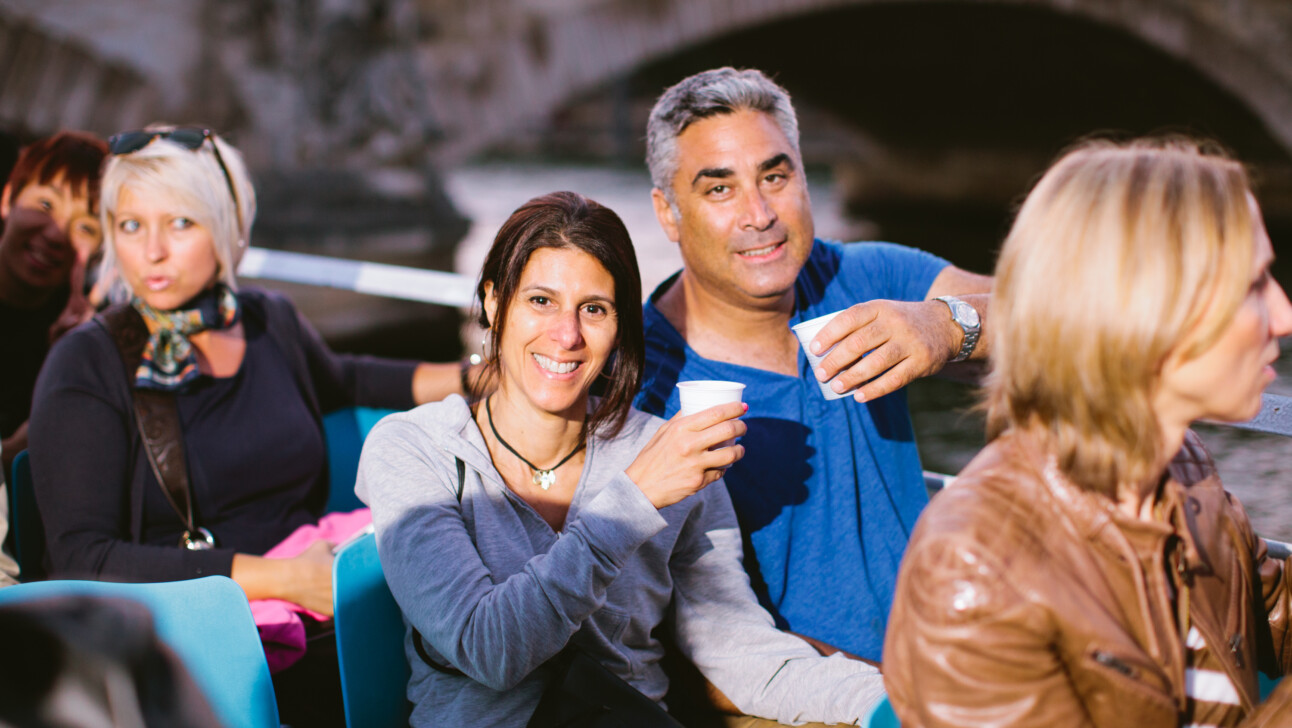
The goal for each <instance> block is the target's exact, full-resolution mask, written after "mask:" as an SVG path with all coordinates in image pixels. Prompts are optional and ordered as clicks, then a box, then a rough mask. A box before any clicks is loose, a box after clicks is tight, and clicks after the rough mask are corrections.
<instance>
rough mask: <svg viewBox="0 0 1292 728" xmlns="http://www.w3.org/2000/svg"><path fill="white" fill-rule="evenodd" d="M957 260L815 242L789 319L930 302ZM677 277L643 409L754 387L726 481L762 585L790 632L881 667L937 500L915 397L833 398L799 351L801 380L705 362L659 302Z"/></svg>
mask: <svg viewBox="0 0 1292 728" xmlns="http://www.w3.org/2000/svg"><path fill="white" fill-rule="evenodd" d="M946 265H947V262H946V261H945V260H942V259H941V258H938V257H937V256H934V255H930V254H929V253H925V252H923V251H919V250H915V249H913V248H906V247H902V246H899V245H892V244H889V243H852V244H849V245H841V244H838V243H827V242H823V241H820V240H817V241H816V242H815V244H814V245H813V247H812V252H811V254H810V255H809V257H808V260H807V263H806V264H805V265H804V266H803V271H802V272H801V273H799V277H798V280H797V281H796V282H795V285H794V301H795V303H794V306H795V311H794V314H793V316H792V317H791V319H790V325H791V326H792V325H794V324H797V323H800V322H803V321H807V320H810V319H813V318H816V317H817V316H822V315H824V314H827V313H830V312H832V311H838V310H839V309H843V308H847V307H849V306H851V305H853V304H856V303H861V302H863V301H869V300H872V299H889V300H906V301H918V300H923V299H924V297H925V294H926V293H927V292H928V290H929V286H931V285H932V284H933V279H934V278H936V277H937V275H938V273H939V272H941V271H942V269H943V268H944V267H946ZM675 278H676V276H675V277H674V278H673V279H670V280H669V281H666V282H664V283H663V284H661V285H660V287H659V288H658V289H656V291H655V293H654V294H652V295H651V300H650V301H648V302H647V303H646V307H645V326H646V370H645V375H644V377H643V382H642V391H641V393H640V394H638V396H637V401H636V406H637V408H638V409H641V410H644V411H646V412H649V413H651V414H656V415H660V416H663V417H672V416H673V414H674V413H676V412H677V409H678V395H677V388H676V387H675V386H674V385H676V384H677V383H678V382H679V381H687V380H692V379H722V380H728V381H737V382H744V383H745V384H746V385H748V386H747V387H746V389H745V402H746V403H747V404H748V405H749V412H748V413H747V414H746V415H745V418H744V419H745V423H746V424H747V425H748V427H749V431H748V433H747V434H746V435H745V437H744V439H743V440H742V441H741V442H742V443H743V444H744V446H745V457H744V458H743V459H742V460H741V461H740V462H738V463H736V464H735V465H734V466H732V468H731V469H730V470H728V471H727V474H726V477H725V481H726V484H727V489H728V490H729V491H730V493H731V500H732V502H733V504H734V505H735V508H736V514H737V516H738V518H739V521H740V529H741V532H742V533H743V535H744V538H745V569H746V570H747V571H748V572H749V576H750V579H751V581H752V582H753V585H754V591H755V592H756V593H757V594H758V598H759V601H761V602H762V604H763V606H764V607H766V608H767V609H768V611H770V612H771V613H772V615H773V616H775V618H776V621H777V624H778V626H780V627H781V628H783V629H790V630H793V631H795V632H800V633H802V634H805V635H807V636H809V637H814V638H816V639H819V640H822V641H824V642H827V643H829V644H832V645H834V646H835V647H839V648H841V649H843V650H845V651H847V652H851V653H853V654H855V655H859V656H861V657H865V658H867V659H871V660H880V659H881V658H882V652H883V646H884V627H885V625H886V624H887V621H888V610H889V608H890V607H891V606H892V603H893V590H894V587H895V585H896V582H897V570H898V566H899V565H900V563H901V559H902V552H903V551H904V550H905V548H906V542H907V540H908V539H909V538H910V533H911V529H912V528H914V526H915V520H916V518H917V517H918V516H919V515H920V511H921V510H922V509H923V508H924V506H925V505H926V504H927V503H928V494H927V491H926V490H925V488H924V479H923V476H922V473H921V469H920V459H919V454H918V452H917V451H916V448H915V438H914V435H913V433H912V431H911V421H910V415H909V413H908V412H907V409H906V395H905V392H903V391H898V392H895V393H893V394H890V395H888V396H886V397H881V398H879V399H877V400H874V401H871V402H866V403H865V404H858V403H857V401H856V400H854V399H852V398H851V397H848V398H845V399H840V400H834V401H827V400H826V399H825V398H824V397H822V396H821V391H820V388H819V387H818V385H817V381H816V377H815V375H813V374H812V372H811V370H810V369H809V367H808V363H807V357H806V356H804V354H803V352H802V350H801V349H800V351H799V357H798V369H799V375H798V376H797V377H790V376H786V375H784V374H777V373H775V372H769V371H766V370H763V369H755V368H752V367H746V366H740V365H738V364H727V363H724V362H717V361H712V360H710V359H705V358H704V357H701V356H700V355H699V354H696V353H695V351H694V350H692V349H691V347H689V346H687V344H686V341H685V340H684V339H683V338H682V336H681V334H679V333H678V331H677V329H675V328H674V327H673V325H672V324H670V323H669V322H668V320H667V319H665V318H664V315H663V314H661V313H660V311H659V309H657V308H656V307H655V299H656V298H658V296H659V295H660V293H661V292H663V291H664V290H666V289H667V288H668V287H669V286H670V285H672V283H673V282H674V280H675Z"/></svg>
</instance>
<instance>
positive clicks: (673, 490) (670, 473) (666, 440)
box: [626, 402, 749, 508]
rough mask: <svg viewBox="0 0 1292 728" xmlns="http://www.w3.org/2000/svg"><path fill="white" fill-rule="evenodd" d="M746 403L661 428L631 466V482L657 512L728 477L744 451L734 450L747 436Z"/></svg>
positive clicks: (721, 407)
mask: <svg viewBox="0 0 1292 728" xmlns="http://www.w3.org/2000/svg"><path fill="white" fill-rule="evenodd" d="M748 409H749V408H748V407H747V406H746V405H744V404H743V403H740V402H729V403H727V404H723V405H718V406H715V407H710V408H708V409H706V410H702V411H700V412H697V413H695V414H692V415H687V416H681V415H678V416H676V417H674V418H673V419H672V420H671V421H669V422H667V423H665V424H664V425H663V426H662V427H660V429H659V431H658V432H656V433H655V436H654V437H652V438H651V441H650V442H649V443H648V444H647V445H646V447H645V448H643V449H642V452H641V453H640V454H639V455H638V456H637V459H636V460H634V461H633V464H632V465H630V466H629V467H628V469H627V470H626V473H627V475H628V477H629V478H630V479H631V480H632V481H633V482H634V483H636V484H637V486H638V487H639V488H641V489H642V492H643V493H644V494H645V495H646V497H647V498H649V499H650V501H651V503H653V504H654V505H655V507H657V508H663V507H664V506H667V505H671V504H673V503H676V502H678V501H680V500H682V499H683V498H685V497H687V496H689V495H691V494H693V493H695V492H696V491H698V490H700V489H701V488H703V487H705V486H706V485H708V484H710V483H712V482H713V481H714V480H717V479H718V478H720V477H722V471H723V470H725V469H726V468H728V467H730V466H731V464H732V463H734V462H736V461H737V460H739V459H740V457H741V456H742V455H743V454H744V448H743V447H739V446H735V445H732V444H731V443H734V441H735V440H736V439H737V438H739V437H741V436H743V435H744V434H745V432H746V431H747V427H746V425H745V423H744V422H741V421H740V420H739V419H738V418H739V417H740V416H741V415H743V414H744V413H745V412H747V411H748Z"/></svg>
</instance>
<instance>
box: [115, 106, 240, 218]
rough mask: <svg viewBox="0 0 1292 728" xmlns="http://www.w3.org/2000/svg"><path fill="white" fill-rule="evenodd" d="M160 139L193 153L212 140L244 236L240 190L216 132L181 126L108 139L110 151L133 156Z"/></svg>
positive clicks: (123, 133)
mask: <svg viewBox="0 0 1292 728" xmlns="http://www.w3.org/2000/svg"><path fill="white" fill-rule="evenodd" d="M158 139H164V140H166V141H169V142H173V143H175V144H178V145H180V146H181V147H184V148H185V149H187V150H189V151H193V152H196V151H197V150H198V149H201V148H202V145H203V144H205V143H206V141H207V140H208V139H209V140H211V151H213V152H215V162H216V164H218V165H220V171H221V172H223V173H224V181H225V182H227V183H228V185H229V194H230V195H231V196H232V197H233V212H234V214H235V215H237V217H238V233H239V234H242V209H241V207H240V206H239V205H238V190H237V189H235V188H234V186H233V175H230V174H229V168H228V167H226V166H225V165H224V158H223V157H221V156H220V147H219V146H218V145H217V144H216V143H215V132H213V131H211V130H210V129H204V128H202V127H200V126H181V127H177V128H174V129H170V130H168V131H161V130H157V131H150V130H148V129H137V130H135V131H123V132H121V133H120V134H113V135H112V136H110V137H108V151H109V152H111V153H112V154H116V155H122V154H131V153H133V152H137V151H139V150H140V149H143V148H144V147H146V146H148V145H149V144H152V143H153V142H154V141H156V140H158Z"/></svg>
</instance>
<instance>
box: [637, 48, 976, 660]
mask: <svg viewBox="0 0 1292 728" xmlns="http://www.w3.org/2000/svg"><path fill="white" fill-rule="evenodd" d="M647 149H648V151H647V163H648V164H649V166H650V172H651V179H652V181H653V183H654V186H655V189H654V190H653V191H652V193H651V194H652V197H653V200H654V204H655V214H656V216H657V217H658V218H659V222H660V225H661V226H662V227H663V229H664V232H665V234H666V235H668V237H669V239H670V240H672V241H674V242H676V243H678V245H679V246H680V248H681V253H682V260H683V263H684V265H685V267H684V268H683V269H682V270H681V271H680V272H679V273H678V274H676V275H674V276H673V277H672V278H670V279H669V280H667V281H665V282H664V283H662V284H661V285H660V287H659V288H658V289H656V291H655V292H654V294H653V295H652V296H651V297H650V300H649V301H648V302H647V304H646V312H645V323H646V345H647V354H646V357H647V361H646V371H645V373H644V374H645V376H644V379H643V385H642V391H641V393H640V394H639V396H638V399H637V402H636V404H637V406H638V407H639V408H640V409H642V410H645V411H647V412H651V413H653V414H656V415H661V416H671V415H673V414H674V413H675V412H676V411H677V409H678V404H679V403H678V396H677V394H676V389H675V387H674V385H675V384H676V383H677V382H679V381H685V380H696V379H718V380H735V381H740V382H744V383H745V384H746V385H747V388H746V389H745V401H746V403H747V404H748V405H749V413H748V415H747V416H746V423H747V424H748V426H749V432H748V434H747V435H745V437H744V439H743V440H742V442H743V444H744V446H745V457H744V459H742V460H741V461H740V462H738V463H736V464H735V465H734V466H732V467H731V469H730V470H728V471H727V474H726V476H725V481H726V484H727V488H728V489H729V491H730V492H731V498H732V501H733V502H734V504H735V507H736V512H737V514H738V516H739V519H740V526H741V529H742V531H743V533H744V537H745V539H746V543H745V555H746V560H745V567H746V569H747V570H748V572H749V575H750V578H751V580H752V582H753V585H754V589H755V591H756V592H757V594H758V596H759V599H760V600H761V601H762V603H763V605H764V606H765V607H767V609H768V610H769V611H770V612H771V613H772V614H773V615H774V616H775V617H776V620H777V623H778V624H779V625H780V626H781V627H782V628H783V629H787V630H792V631H793V632H795V633H797V634H799V635H800V636H803V637H804V638H806V639H808V641H810V642H812V643H813V644H814V645H816V646H817V648H818V649H820V650H822V651H824V652H831V651H834V650H842V651H844V652H846V653H848V654H850V655H852V656H856V657H860V658H862V659H865V660H868V661H872V662H876V663H878V662H880V661H881V660H882V654H881V651H882V647H883V641H884V628H885V624H886V622H887V618H888V610H889V608H890V606H891V604H892V599H893V590H894V585H895V582H896V578H897V572H898V565H899V563H900V561H901V557H902V552H903V550H904V548H905V546H906V542H907V539H908V537H909V535H910V532H911V529H912V528H913V527H914V525H915V520H916V518H917V517H918V516H919V514H920V511H921V509H923V507H924V506H925V504H926V503H927V502H928V496H927V493H926V491H925V488H924V481H923V477H922V474H921V468H920V461H919V455H918V453H917V451H916V448H915V441H914V437H913V434H912V431H911V423H910V416H909V413H908V412H907V409H906V400H905V395H904V393H903V392H901V391H899V390H900V389H901V388H902V387H903V386H905V385H906V384H907V383H908V382H910V381H911V380H913V379H915V378H917V377H922V376H926V375H929V374H933V373H934V372H937V371H939V370H941V369H942V367H943V366H944V365H945V364H947V363H948V362H954V361H960V360H963V359H968V358H972V359H980V358H983V357H984V356H985V353H986V352H985V351H984V349H985V347H984V345H983V344H982V343H981V342H980V340H979V338H978V336H979V333H980V326H981V321H982V318H983V316H984V314H985V313H986V300H987V296H986V293H987V292H988V291H989V290H990V286H991V279H990V278H987V277H985V276H979V275H974V274H972V273H967V272H965V271H963V270H960V269H958V268H955V267H954V266H951V265H948V264H947V262H946V261H944V260H942V259H940V258H937V257H935V256H933V255H930V254H928V253H925V252H922V251H918V250H915V249H912V248H906V247H901V246H897V245H892V244H887V243H853V244H849V245H841V244H838V243H832V242H825V241H822V240H817V239H815V236H814V229H813V223H812V212H811V207H810V202H809V199H808V189H807V180H806V178H805V176H804V171H803V160H802V157H801V155H800V153H799V140H798V122H797V120H796V118H795V114H794V108H793V106H792V105H791V103H790V98H789V95H788V94H787V93H786V92H785V90H784V89H783V88H781V87H780V86H778V85H777V84H775V83H774V82H772V81H771V80H770V79H769V78H767V76H765V75H763V74H762V73H761V72H759V71H756V70H745V71H737V70H735V69H731V68H720V69H716V70H711V71H705V72H704V73H700V74H696V75H694V76H691V77H690V78H687V79H684V80H683V81H681V82H680V83H678V84H677V85H675V86H673V87H672V88H670V89H668V90H667V91H665V92H664V94H663V95H662V96H661V97H660V99H659V101H658V102H657V103H656V104H655V108H654V110H653V111H652V112H651V116H650V122H649V126H648V131H647ZM956 296H959V297H960V298H956ZM835 311H841V313H840V314H839V315H838V316H836V317H835V318H834V319H833V320H832V321H830V323H828V324H827V325H826V326H825V327H824V328H823V329H821V331H820V333H819V334H818V335H817V336H816V338H815V340H814V341H813V344H812V346H813V350H814V352H816V353H819V352H829V353H828V355H827V356H825V358H824V360H823V361H822V362H821V364H820V366H819V367H817V368H816V369H815V370H814V369H813V368H812V367H811V365H810V364H809V363H808V360H807V358H806V357H805V356H804V355H803V354H801V353H800V346H799V343H798V340H797V339H796V337H795V335H794V333H793V332H792V331H791V330H790V326H792V325H794V324H798V323H801V322H805V321H809V320H811V319H814V318H816V317H818V316H822V315H824V314H828V313H833V312H835ZM975 344H977V346H975ZM832 347H833V349H832ZM863 357H864V358H863ZM819 381H820V382H829V383H830V384H829V386H830V388H832V389H833V391H834V392H836V393H842V392H849V391H851V390H854V388H855V391H852V393H851V396H850V397H844V398H843V399H840V400H837V401H830V400H827V399H826V398H825V397H823V396H822V392H821V389H820V385H819V384H818V382H819Z"/></svg>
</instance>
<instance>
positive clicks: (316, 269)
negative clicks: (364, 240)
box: [238, 248, 475, 308]
mask: <svg viewBox="0 0 1292 728" xmlns="http://www.w3.org/2000/svg"><path fill="white" fill-rule="evenodd" d="M238 275H240V276H245V277H247V278H264V279H268V280H275V281H290V282H292V283H304V284H307V285H313V286H326V287H328V288H339V289H342V290H347V291H355V292H358V293H369V294H372V295H374V296H385V297H387V298H401V299H404V300H407V301H421V302H423V303H435V304H439V305H441V306H454V307H457V308H466V307H468V306H470V305H471V303H472V301H473V300H474V298H475V281H474V280H473V279H471V278H468V277H466V276H464V275H459V274H457V273H445V272H443V271H436V270H423V269H421V268H409V267H407V266H399V265H386V264H384V263H368V262H366V261H360V260H346V259H344V258H329V257H325V256H322V255H309V254H306V253H292V252H288V251H285V250H268V249H266V248H248V249H247V252H246V254H245V255H243V257H242V263H241V265H239V266H238Z"/></svg>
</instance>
